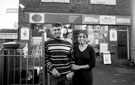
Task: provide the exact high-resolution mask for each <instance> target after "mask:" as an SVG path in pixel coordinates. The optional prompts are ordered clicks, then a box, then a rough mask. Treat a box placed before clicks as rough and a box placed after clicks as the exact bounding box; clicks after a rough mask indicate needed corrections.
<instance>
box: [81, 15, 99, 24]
mask: <svg viewBox="0 0 135 85" xmlns="http://www.w3.org/2000/svg"><path fill="white" fill-rule="evenodd" d="M82 22H83V24H99V16H98V15H84V16H83V21H82Z"/></svg>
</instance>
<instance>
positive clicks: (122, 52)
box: [118, 30, 128, 59]
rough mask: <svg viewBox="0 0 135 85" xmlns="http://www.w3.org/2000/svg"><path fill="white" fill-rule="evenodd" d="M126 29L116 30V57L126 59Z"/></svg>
mask: <svg viewBox="0 0 135 85" xmlns="http://www.w3.org/2000/svg"><path fill="white" fill-rule="evenodd" d="M127 43H128V42H127V31H126V30H118V59H128V50H127Z"/></svg>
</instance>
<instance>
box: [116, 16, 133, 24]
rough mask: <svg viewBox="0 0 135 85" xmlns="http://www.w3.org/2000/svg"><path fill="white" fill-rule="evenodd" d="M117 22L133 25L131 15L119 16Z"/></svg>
mask: <svg viewBox="0 0 135 85" xmlns="http://www.w3.org/2000/svg"><path fill="white" fill-rule="evenodd" d="M116 24H120V25H131V18H130V17H120V16H119V17H117V19H116Z"/></svg>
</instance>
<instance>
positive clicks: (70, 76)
mask: <svg viewBox="0 0 135 85" xmlns="http://www.w3.org/2000/svg"><path fill="white" fill-rule="evenodd" d="M73 75H74V72H70V73H68V74H67V75H66V78H67V80H72V78H73Z"/></svg>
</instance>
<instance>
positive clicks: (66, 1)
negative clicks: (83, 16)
mask: <svg viewBox="0 0 135 85" xmlns="http://www.w3.org/2000/svg"><path fill="white" fill-rule="evenodd" d="M41 2H58V3H69V2H70V0H41Z"/></svg>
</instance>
